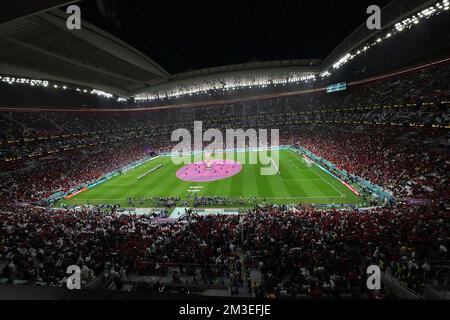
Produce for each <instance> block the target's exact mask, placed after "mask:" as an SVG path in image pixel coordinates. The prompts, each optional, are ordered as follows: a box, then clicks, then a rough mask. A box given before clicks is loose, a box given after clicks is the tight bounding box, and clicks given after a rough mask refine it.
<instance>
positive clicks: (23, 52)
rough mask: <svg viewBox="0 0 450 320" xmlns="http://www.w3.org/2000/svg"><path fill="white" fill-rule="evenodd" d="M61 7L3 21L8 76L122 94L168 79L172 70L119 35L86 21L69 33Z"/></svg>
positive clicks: (0, 54) (2, 63) (0, 49)
mask: <svg viewBox="0 0 450 320" xmlns="http://www.w3.org/2000/svg"><path fill="white" fill-rule="evenodd" d="M66 19H67V15H66V14H65V13H64V12H63V11H61V10H58V9H55V10H50V11H47V12H41V13H38V14H34V15H33V14H31V15H27V16H25V17H22V18H18V19H13V20H10V21H8V22H5V23H3V24H1V25H0V70H1V71H2V73H3V74H6V75H14V76H22V77H34V78H43V79H49V80H57V81H62V82H67V83H74V84H78V85H82V86H87V87H92V88H96V89H100V90H104V91H108V92H111V93H114V94H117V95H119V96H131V95H132V93H133V92H136V91H139V90H142V89H144V88H146V87H149V86H153V85H155V84H159V83H162V82H165V81H166V80H167V79H168V78H169V74H168V73H167V72H166V71H165V70H164V69H162V68H161V67H160V66H159V65H157V64H156V63H155V62H153V61H152V60H151V59H150V58H148V57H147V56H145V55H144V54H142V53H141V52H139V51H138V50H136V49H134V48H132V47H131V46H129V45H128V44H126V43H125V42H123V41H121V40H119V39H118V38H116V37H114V36H112V35H110V34H108V33H106V32H104V31H102V30H100V29H98V28H96V27H94V26H93V25H91V24H89V23H87V22H83V24H82V29H81V30H76V31H69V30H68V29H67V27H66Z"/></svg>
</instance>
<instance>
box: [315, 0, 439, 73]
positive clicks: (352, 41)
mask: <svg viewBox="0 0 450 320" xmlns="http://www.w3.org/2000/svg"><path fill="white" fill-rule="evenodd" d="M435 2H436V0H425V1H424V0H393V1H392V2H390V3H389V4H388V5H387V6H385V7H384V8H382V12H381V17H382V26H381V30H369V29H368V28H367V25H366V22H365V21H364V23H362V24H361V26H359V27H358V28H357V29H356V30H355V31H353V32H352V33H351V34H350V35H349V36H348V37H347V38H346V39H345V40H344V41H343V42H342V43H341V44H340V45H339V46H337V47H336V49H334V50H333V52H332V53H331V54H330V55H329V56H328V57H327V58H325V59H324V60H323V63H322V65H321V68H322V70H326V69H328V68H330V67H331V66H332V65H333V63H335V62H336V61H338V60H339V59H340V58H341V57H343V56H345V55H346V54H347V53H348V52H350V51H352V50H354V49H356V48H357V47H358V46H360V45H361V44H364V43H365V42H367V41H368V40H369V39H370V38H372V37H375V36H376V35H377V34H378V33H380V32H381V31H383V30H385V29H387V28H390V27H392V26H393V25H394V24H395V23H396V22H398V21H399V20H402V19H403V18H405V17H407V16H410V15H412V14H413V13H415V12H418V11H420V10H422V9H424V8H426V7H429V6H430V5H431V4H433V3H435Z"/></svg>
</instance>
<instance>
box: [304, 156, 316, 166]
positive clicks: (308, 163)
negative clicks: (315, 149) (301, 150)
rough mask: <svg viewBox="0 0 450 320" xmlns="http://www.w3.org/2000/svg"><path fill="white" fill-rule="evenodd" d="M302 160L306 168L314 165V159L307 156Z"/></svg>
mask: <svg viewBox="0 0 450 320" xmlns="http://www.w3.org/2000/svg"><path fill="white" fill-rule="evenodd" d="M303 161H304V162H305V164H306V166H307V167H308V168H311V167H312V166H313V165H314V161H313V160H311V159H310V158H308V157H307V156H304V157H303Z"/></svg>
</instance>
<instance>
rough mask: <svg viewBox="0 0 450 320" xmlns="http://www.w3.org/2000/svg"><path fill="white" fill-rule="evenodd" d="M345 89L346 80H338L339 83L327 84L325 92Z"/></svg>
mask: <svg viewBox="0 0 450 320" xmlns="http://www.w3.org/2000/svg"><path fill="white" fill-rule="evenodd" d="M345 90H347V82H340V83H336V84H332V85H329V86H328V87H327V93H332V92H338V91H345Z"/></svg>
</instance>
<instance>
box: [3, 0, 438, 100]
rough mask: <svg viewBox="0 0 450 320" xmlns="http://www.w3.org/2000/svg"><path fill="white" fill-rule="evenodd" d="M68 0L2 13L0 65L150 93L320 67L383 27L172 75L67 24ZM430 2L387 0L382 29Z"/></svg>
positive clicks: (109, 38) (86, 27)
mask: <svg viewBox="0 0 450 320" xmlns="http://www.w3.org/2000/svg"><path fill="white" fill-rule="evenodd" d="M73 2H77V1H63V0H43V1H42V2H38V3H40V5H36V6H35V7H32V8H27V9H26V10H25V11H23V12H16V11H17V10H12V13H11V14H10V15H9V16H8V15H6V16H4V15H3V14H0V23H2V24H0V70H1V72H2V73H3V74H5V75H12V76H19V77H28V78H31V77H32V78H40V79H46V80H55V81H61V82H67V83H73V84H78V85H81V86H86V87H91V88H95V89H99V90H104V91H107V92H110V93H114V94H116V95H119V96H123V97H132V96H138V95H152V94H155V93H156V94H158V91H159V90H161V91H170V90H172V89H174V90H179V89H180V88H181V89H182V90H184V91H189V90H190V89H192V87H194V88H201V87H202V85H204V84H205V83H207V82H208V83H209V84H211V83H213V85H214V86H215V84H214V83H217V82H218V83H219V85H223V81H225V82H226V81H227V80H228V81H229V80H230V79H233V78H236V79H238V81H241V82H245V81H247V80H248V79H249V78H251V77H254V78H257V77H261V78H262V77H265V76H270V77H273V78H276V79H282V78H284V79H287V78H299V77H302V76H306V75H308V74H317V73H319V72H320V71H323V70H326V69H328V68H329V67H330V66H332V65H333V63H335V62H336V61H337V60H339V59H340V58H341V57H342V56H344V55H345V54H346V53H348V52H350V51H351V50H354V49H355V48H357V47H358V46H360V45H361V44H363V43H364V42H366V41H368V39H370V38H372V37H374V36H376V34H377V33H379V32H380V31H378V30H375V31H370V30H368V29H367V27H366V25H365V22H364V23H363V24H362V25H361V26H360V27H359V28H358V29H357V30H355V31H354V32H353V33H352V34H351V35H350V36H348V37H347V38H346V39H345V40H344V41H343V42H342V43H341V44H340V45H339V46H338V47H337V48H336V49H335V50H334V51H333V52H332V53H331V54H330V55H329V56H328V57H327V58H326V59H325V60H323V62H322V61H321V60H317V59H311V60H285V61H270V62H251V63H246V64H238V65H229V66H223V67H214V68H208V69H202V70H194V71H189V72H185V73H180V74H175V75H170V74H169V73H168V72H166V71H165V70H164V69H163V68H162V67H160V66H159V65H158V64H156V63H155V62H154V61H152V60H151V59H150V58H149V57H147V56H146V55H145V54H143V53H142V52H140V51H138V50H137V49H135V48H133V47H131V46H130V45H128V44H127V43H125V42H124V41H122V40H120V39H118V38H117V37H115V36H113V35H111V34H109V33H107V32H105V31H103V30H101V29H99V28H98V27H95V26H94V25H92V24H90V23H88V22H86V21H83V24H82V30H77V31H69V30H68V29H67V27H66V18H67V15H66V14H65V12H63V11H61V10H59V9H56V7H58V6H61V5H64V4H68V3H73ZM433 2H436V0H426V1H424V0H394V1H392V2H391V3H390V4H389V5H387V6H386V7H385V8H383V12H382V18H383V21H382V22H383V28H382V29H386V28H388V27H392V26H393V24H395V23H396V22H397V21H399V20H400V19H402V18H404V17H406V16H408V15H411V13H413V12H416V11H418V10H422V9H423V8H425V7H427V6H429V5H430V4H431V3H433ZM33 3H34V2H33ZM13 9H14V8H13ZM33 11H34V12H37V13H33ZM8 12H10V10H8ZM5 21H6V22H5Z"/></svg>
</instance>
